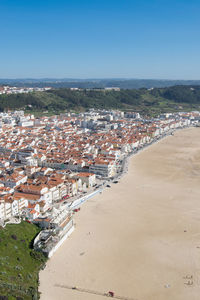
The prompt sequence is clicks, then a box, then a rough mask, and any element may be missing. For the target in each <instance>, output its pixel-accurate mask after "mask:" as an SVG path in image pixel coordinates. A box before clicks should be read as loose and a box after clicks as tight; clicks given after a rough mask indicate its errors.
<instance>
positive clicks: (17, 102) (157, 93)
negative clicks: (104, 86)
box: [0, 86, 200, 114]
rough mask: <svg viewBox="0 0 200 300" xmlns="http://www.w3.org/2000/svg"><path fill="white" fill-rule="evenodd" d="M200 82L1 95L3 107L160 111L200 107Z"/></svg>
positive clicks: (30, 109) (0, 104)
mask: <svg viewBox="0 0 200 300" xmlns="http://www.w3.org/2000/svg"><path fill="white" fill-rule="evenodd" d="M199 107H200V86H174V87H167V88H155V89H151V90H147V89H132V90H121V91H105V90H78V91H72V90H70V89H54V90H49V91H46V92H32V93H29V94H16V95H15V94H13V95H0V111H6V110H8V109H10V110H12V109H25V110H26V111H30V112H44V111H48V112H49V113H58V112H62V111H66V110H68V111H69V110H70V111H84V110H88V109H89V108H100V109H103V108H105V109H110V108H113V109H122V110H134V111H138V112H140V113H145V114H157V113H161V112H170V111H177V110H191V109H199Z"/></svg>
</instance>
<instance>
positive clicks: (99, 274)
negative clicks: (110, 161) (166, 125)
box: [39, 128, 200, 300]
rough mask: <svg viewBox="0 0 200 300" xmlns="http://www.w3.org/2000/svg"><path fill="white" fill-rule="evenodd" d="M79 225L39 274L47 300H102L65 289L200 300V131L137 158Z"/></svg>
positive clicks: (80, 216) (149, 299) (85, 209)
mask: <svg viewBox="0 0 200 300" xmlns="http://www.w3.org/2000/svg"><path fill="white" fill-rule="evenodd" d="M75 223H76V228H75V231H74V233H73V234H72V235H71V236H70V238H69V239H68V240H67V241H66V242H65V243H64V244H63V245H62V247H61V248H60V249H59V250H58V251H57V252H56V253H55V254H54V256H53V257H52V258H51V259H50V260H49V261H48V263H47V267H46V268H45V270H44V271H42V272H41V273H40V288H39V289H40V292H41V293H42V295H41V299H42V300H57V299H61V300H66V299H69V300H79V299H81V300H98V299H105V297H104V296H101V295H95V294H91V293H87V292H80V291H78V290H72V289H68V288H67V287H68V286H77V287H80V288H83V289H88V290H93V291H98V292H100V293H106V292H108V291H114V292H115V293H116V295H120V296H122V297H124V298H126V297H127V298H128V297H129V298H131V299H138V300H189V299H191V300H199V299H200V292H199V284H200V129H198V128H192V129H185V130H182V131H179V132H176V133H175V134H174V136H170V137H167V138H165V139H164V140H162V141H160V142H159V143H157V144H154V145H152V146H151V147H149V148H147V149H145V150H143V151H142V152H140V153H139V154H137V155H135V156H134V157H132V158H131V159H130V163H129V170H128V173H127V174H126V175H124V177H123V178H122V179H120V182H119V183H118V184H111V188H107V189H106V190H104V191H103V193H102V194H101V195H99V196H96V197H95V198H93V199H91V200H89V201H88V202H87V203H85V204H84V205H83V206H82V207H81V211H80V212H79V213H77V214H76V215H75ZM59 285H63V287H61V286H59ZM65 286H66V287H65Z"/></svg>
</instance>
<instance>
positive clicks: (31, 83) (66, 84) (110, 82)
mask: <svg viewBox="0 0 200 300" xmlns="http://www.w3.org/2000/svg"><path fill="white" fill-rule="evenodd" d="M0 85H11V86H17V87H21V86H24V87H45V86H50V87H52V88H70V87H74V88H76V87H77V88H84V89H85V88H105V87H119V88H121V89H140V88H147V89H149V88H152V87H153V88H156V87H157V88H162V87H169V86H175V85H200V80H156V79H121V78H119V79H112V78H111V79H65V78H64V79H54V78H44V79H0Z"/></svg>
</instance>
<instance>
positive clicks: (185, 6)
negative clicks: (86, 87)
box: [0, 0, 200, 79]
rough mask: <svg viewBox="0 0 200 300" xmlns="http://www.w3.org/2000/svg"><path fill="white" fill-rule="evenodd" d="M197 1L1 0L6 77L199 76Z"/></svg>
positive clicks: (0, 52) (1, 70) (0, 55)
mask: <svg viewBox="0 0 200 300" xmlns="http://www.w3.org/2000/svg"><path fill="white" fill-rule="evenodd" d="M199 16H200V1H199V0H190V1H189V0H187V1H186V0H185V1H184V0H174V1H172V0H168V1H166V0H65V1H62V0H57V1H54V0H48V1H47V0H40V1H39V0H24V1H22V0H0V41H1V42H0V78H25V77H32V78H33V77H34V78H44V77H56V78H57V77H58V78H114V77H115V78H158V79H200V17H199Z"/></svg>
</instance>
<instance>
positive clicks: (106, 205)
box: [40, 128, 198, 300]
mask: <svg viewBox="0 0 200 300" xmlns="http://www.w3.org/2000/svg"><path fill="white" fill-rule="evenodd" d="M188 130H189V131H191V130H192V131H193V132H194V131H195V132H197V131H198V129H195V128H194V129H193V128H190V129H185V130H184V132H187V131H188ZM179 132H180V135H181V133H182V132H183V130H181V131H178V134H179ZM175 135H177V132H176V133H175ZM168 137H169V136H168ZM165 141H166V139H161V140H159V142H160V143H153V144H152V146H153V147H147V148H146V147H145V149H146V150H148V151H139V153H137V154H140V155H139V156H138V155H134V154H133V155H131V156H130V157H128V166H129V170H128V173H127V174H126V173H125V174H123V176H122V175H120V176H121V178H120V182H119V183H118V184H117V185H112V188H111V189H105V191H104V192H103V194H102V195H99V196H97V197H95V199H90V200H89V201H88V202H86V203H85V205H84V206H83V208H82V210H81V213H80V216H78V217H77V227H78V228H77V230H76V231H75V232H74V233H73V236H71V237H70V240H71V241H70V243H69V242H68V243H67V242H66V243H65V244H63V246H62V248H60V249H59V251H58V253H56V254H55V256H54V257H53V258H52V259H51V260H50V261H49V262H48V263H47V269H45V270H46V271H45V270H44V271H42V272H41V274H40V278H42V280H41V291H42V296H41V299H44V300H45V299H54V298H51V294H50V293H48V291H47V289H46V288H45V286H46V287H47V286H48V287H49V284H50V283H51V284H52V285H53V286H52V287H51V288H50V287H49V288H50V290H51V291H52V293H53V291H54V293H55V291H56V293H58V294H59V297H60V298H59V299H65V297H67V296H68V297H70V299H88V300H89V299H97V296H94V295H93V296H92V298H91V296H90V295H83V294H81V295H79V294H76V293H73V292H72V291H65V290H64V289H61V288H58V287H55V286H54V285H55V284H58V282H54V284H53V281H52V280H54V279H53V278H54V276H53V274H54V273H53V272H57V273H56V274H57V275H56V278H60V279H59V280H60V281H61V283H60V284H69V282H67V283H66V282H65V280H64V278H66V279H67V278H68V280H69V281H73V279H74V281H75V282H71V284H72V285H73V284H75V285H76V283H77V284H78V285H79V286H81V287H83V288H86V287H87V288H89V287H90V286H91V285H92V286H93V289H94V288H96V290H103V291H104V286H106V285H107V284H108V283H110V285H109V286H108V288H107V289H108V290H109V288H112V286H114V288H115V290H116V291H117V294H118V295H126V296H127V297H128V296H129V297H130V296H134V297H136V296H137V297H138V298H139V299H140V298H142V299H145V300H146V299H155V298H145V297H141V295H140V290H139V289H138V288H136V291H135V293H133V292H134V291H133V290H132V289H131V288H130V287H129V285H130V284H129V285H128V287H127V282H123V283H121V284H119V279H118V278H115V279H113V281H114V282H113V283H112V280H111V279H110V277H109V274H113V268H114V269H115V266H114V265H113V263H112V255H111V253H112V251H114V255H115V256H117V257H118V256H119V257H121V259H122V260H123V259H125V261H126V258H125V257H124V255H123V251H125V252H127V251H128V250H127V249H126V248H127V247H128V246H125V247H123V248H122V249H123V250H122V253H115V252H116V247H114V248H113V243H114V244H115V243H116V241H115V239H117V237H113V232H116V229H118V231H119V232H120V234H122V233H123V234H125V232H126V231H127V228H125V232H124V231H123V230H122V229H123V228H119V226H118V224H115V223H113V222H115V220H113V218H115V217H116V215H117V216H118V217H120V218H122V217H123V215H124V214H125V211H124V212H122V208H123V205H122V204H124V205H126V204H125V203H126V201H125V200H124V199H117V197H118V195H120V194H121V195H124V194H123V193H124V192H125V194H126V193H127V191H126V190H125V185H127V186H128V188H129V190H130V186H131V185H130V177H131V178H132V177H133V178H134V180H135V182H137V181H138V180H139V179H140V178H139V177H140V175H141V174H139V173H140V172H138V173H137V170H136V169H137V168H136V169H135V166H134V168H132V166H133V161H134V162H137V161H141V159H138V157H139V158H140V157H141V155H142V156H148V154H149V152H150V154H151V152H152V151H153V150H152V148H155V147H157V148H160V147H161V146H162V144H163V143H166V142H165ZM160 145H161V146H160ZM161 148H162V147H161ZM145 149H142V150H145ZM161 150H162V149H161ZM130 158H131V160H130ZM136 173H137V174H136ZM124 175H127V176H124ZM143 175H144V174H143ZM137 177H138V178H139V179H138V178H137ZM147 177H148V180H147V182H145V178H144V179H142V181H141V180H139V182H142V184H143V190H144V191H142V195H141V194H140V193H138V190H137V189H139V188H137V186H136V187H135V189H134V190H135V193H136V196H142V197H144V196H145V197H146V195H143V194H145V193H146V191H145V189H146V190H147V189H149V187H148V185H147V183H148V184H149V186H151V185H152V187H150V188H151V189H153V185H154V182H153V181H152V179H151V178H149V175H148V176H147ZM159 181H160V178H158V182H159ZM149 182H150V183H149ZM132 185H133V184H132ZM134 185H135V183H134ZM163 185H165V183H164V184H163ZM164 187H165V186H164ZM154 189H155V187H154ZM159 189H160V188H159ZM159 189H158V190H159ZM176 189H177V187H176V188H175V190H176ZM139 190H140V189H139ZM139 192H141V191H139ZM154 192H155V191H154ZM113 196H114V198H113ZM126 197H129V198H130V199H131V193H130V192H129V193H128V194H127V196H126ZM142 197H141V199H142V201H141V202H143V204H144V203H145V204H146V202H145V201H144V200H145V199H143V198H142ZM154 197H155V195H154ZM100 199H101V201H98V200H100ZM108 199H109V201H107V200H108ZM114 199H115V200H114ZM130 199H129V201H130ZM113 201H117V203H118V204H119V207H117V205H115V204H114V203H115V202H113ZM151 201H152V205H155V203H154V201H155V200H154V198H152V200H151ZM135 202H136V203H134V204H133V203H129V204H130V209H128V211H127V210H126V217H127V220H125V221H124V222H125V223H126V224H127V226H130V225H133V224H134V226H135V227H139V228H137V230H133V232H132V234H131V235H132V236H135V237H137V238H139V237H138V234H139V236H140V235H141V236H143V235H144V231H143V230H142V231H141V227H142V228H143V226H142V225H141V223H140V222H138V221H139V220H140V221H141V219H140V218H139V220H137V215H136V216H135V217H136V220H134V221H133V220H132V219H130V216H129V214H128V213H129V210H130V211H132V213H135V211H138V216H139V215H140V214H141V215H144V211H146V209H145V207H143V208H144V211H143V210H141V209H142V208H141V203H140V201H138V200H137V199H136V200H135ZM156 203H157V202H156ZM173 205H174V204H173ZM132 206H133V207H132ZM110 208H112V213H111V214H110V210H109V209H110ZM155 208H156V207H155ZM163 209H164V208H163ZM87 210H88V211H87ZM97 210H100V212H99V211H97ZM139 213H140V214H139ZM151 213H152V212H151ZM92 214H93V215H92ZM107 215H109V218H108V219H107ZM113 215H114V216H113ZM95 216H96V218H97V219H95V218H94V217H95ZM145 217H146V219H148V218H149V216H148V214H147V215H146V213H145ZM154 217H155V216H154ZM88 218H90V219H91V220H88ZM102 218H103V219H104V218H105V224H102V220H101V219H102ZM110 218H111V219H112V221H111V220H110ZM144 220H145V218H144ZM128 221H130V222H128ZM136 221H137V222H136ZM151 221H152V220H151ZM160 221H162V220H160ZM98 222H99V223H100V225H101V226H100V225H99V224H98ZM127 222H128V223H127ZM108 224H109V226H106V225H108ZM113 224H115V226H114V225H113ZM128 224H130V225H128ZM94 225H95V226H96V227H97V228H94V229H93V227H92V226H94ZM99 226H100V228H99ZM103 226H105V227H103ZM113 226H114V228H113ZM101 227H102V228H101ZM122 227H124V226H122ZM161 227H162V226H161ZM86 228H87V230H86ZM88 228H91V230H92V232H93V231H94V230H95V235H97V237H95V238H94V237H93V234H92V233H91V234H90V235H88V232H87V231H88V230H89V229H88ZM105 228H107V231H108V233H107V232H105ZM97 229H98V230H97ZM146 229H148V228H146ZM102 230H103V233H104V234H103V237H104V235H105V240H104V242H105V243H106V247H107V248H108V252H109V253H107V254H104V253H103V252H102V250H103V249H102V245H101V242H100V241H99V238H100V237H101V238H102ZM110 230H111V232H112V235H111V236H109V232H110ZM121 230H122V232H121ZM165 230H166V228H165ZM147 231H148V230H147ZM89 232H90V231H89ZM111 232H110V233H111ZM183 232H184V231H183ZM126 234H127V233H126ZM107 235H108V236H109V238H108V237H107ZM91 237H92V238H94V239H95V242H96V244H97V245H96V244H95V245H94V244H93V241H92V240H91ZM77 238H78V240H77ZM169 238H170V236H169ZM122 240H123V235H122ZM139 241H140V239H139ZM148 241H149V237H148V236H146V238H145V239H144V241H143V243H144V244H146V243H147V242H148ZM81 242H82V244H81ZM91 243H92V244H91ZM161 244H162V243H161ZM81 245H82V246H81ZM83 245H84V247H83ZM116 245H118V247H119V248H120V249H121V246H119V245H120V244H119V240H118V242H117V244H116ZM139 245H140V243H139ZM139 245H136V246H135V247H136V249H137V248H138V247H139ZM82 247H83V248H87V251H86V250H85V251H86V252H89V254H88V255H89V257H86V258H84V257H85V256H87V255H85V253H86V252H85V253H84V254H82V255H81V254H79V255H78V256H76V255H75V254H74V252H75V253H76V252H79V251H80V252H81V251H82V250H81V249H80V250H79V249H78V248H82ZM159 247H160V245H159ZM159 247H158V248H159ZM64 248H66V250H65V251H64ZM90 248H92V249H93V250H94V249H96V251H97V252H98V253H99V251H100V253H99V254H100V261H101V263H102V264H103V266H104V268H106V269H108V270H107V272H106V273H105V271H103V273H102V267H101V266H99V263H98V262H96V260H94V257H96V256H95V251H93V250H92V249H90ZM128 248H129V247H128ZM139 248H140V247H139ZM161 248H162V247H161ZM101 249H102V250H101ZM155 249H156V248H155ZM72 250H73V251H72ZM104 250H105V246H104ZM140 250H141V251H140V252H141V255H142V254H143V255H142V256H143V259H144V258H145V257H146V258H147V257H148V256H146V255H144V252H145V251H144V248H143V247H141V249H140ZM66 251H67V252H66ZM110 251H111V252H110ZM132 251H133V254H134V256H136V257H137V258H138V256H140V255H139V253H134V252H135V251H136V250H135V249H134V248H132ZM64 252H65V254H66V255H64ZM128 252H129V251H128ZM136 252H137V251H136ZM150 252H151V251H150ZM81 253H83V252H81ZM108 254H110V255H108ZM119 254H120V255H119ZM63 255H64V256H63ZM74 255H75V258H76V259H75V261H74ZM105 255H106V262H107V265H105V262H104V260H103V261H102V257H104V256H105ZM64 257H65V260H64V261H63V259H64ZM109 258H110V260H111V262H110V261H109ZM70 259H72V261H69V260H70ZM76 260H77V261H76ZM61 261H62V263H63V264H64V265H65V266H68V268H69V269H71V270H72V274H70V275H69V273H68V272H69V271H66V272H67V274H66V273H63V270H60V271H61V272H60V271H59V265H60V263H61ZM84 261H85V262H84ZM89 261H90V263H89ZM85 263H86V265H87V267H88V270H87V271H86V269H85V267H86V265H85ZM88 263H89V265H88ZM91 263H94V264H95V265H96V267H97V266H98V267H99V270H100V273H101V275H102V276H100V277H99V274H98V272H97V274H96V275H97V278H98V280H97V279H96V280H95V279H94V278H95V277H94V274H93V273H95V270H94V269H93V267H92V266H90V264H91ZM79 264H80V265H79ZM110 264H111V268H110V267H108V266H109V265H110ZM116 264H119V265H120V266H121V268H122V269H123V266H122V265H121V263H120V262H118V260H116ZM131 265H132V263H131ZM170 265H171V264H170ZM60 266H61V265H60ZM75 266H76V267H77V266H79V267H78V269H79V268H80V273H81V274H84V273H85V274H89V278H88V280H89V281H88V280H84V279H83V277H82V275H81V274H79V273H77V271H74V267H75ZM136 266H137V263H136ZM136 266H135V267H134V268H133V269H135V268H136ZM54 269H55V270H56V271H53V270H54ZM136 269H137V268H136ZM138 271H139V269H138ZM110 272H111V273H110ZM148 272H150V270H148ZM148 272H147V270H146V272H144V273H148ZM151 272H152V270H151ZM151 272H150V273H151ZM44 273H45V275H44V276H43V274H44ZM60 273H61V274H60ZM124 273H125V274H126V273H127V272H124ZM75 274H76V276H75ZM92 274H93V275H92ZM103 274H104V276H103ZM128 274H129V276H130V277H134V280H135V281H136V282H137V281H138V279H137V277H135V274H132V273H130V270H129V271H128ZM74 276H75V277H74ZM107 276H108V278H107ZM46 277H49V278H46ZM70 277H71V278H70ZM103 277H106V278H107V282H104V280H103ZM111 277H112V276H111ZM118 277H120V278H121V276H120V275H119V276H118ZM125 277H126V280H127V276H125ZM147 277H148V276H147ZM45 278H46V279H45ZM62 278H63V281H64V282H62ZM92 278H93V279H92ZM75 279H76V280H75ZM59 280H57V281H59ZM49 281H50V283H49ZM77 281H78V282H77ZM97 281H98V282H97ZM122 281H123V280H122ZM45 282H46V284H45ZM101 282H102V283H103V282H104V284H101ZM116 282H117V283H118V284H117V285H116ZM147 282H148V280H147ZM111 283H112V284H111ZM128 283H130V281H129V280H128ZM145 283H146V281H145ZM167 284H170V283H167V282H166V283H165V285H167ZM88 285H89V286H88ZM123 286H126V290H124V288H123ZM138 286H141V282H139V283H138ZM147 286H148V285H147ZM163 286H164V283H163V285H162V288H163ZM119 287H120V288H119ZM107 289H105V290H107ZM151 289H152V285H151V286H148V288H147V290H148V291H150V290H151ZM164 289H165V291H166V290H167V291H168V290H169V291H170V290H172V289H170V288H165V287H164ZM144 290H146V289H144ZM158 290H159V289H158ZM148 291H146V294H149V293H148ZM158 293H159V292H158ZM47 294H48V297H50V298H47ZM144 294H145V293H144ZM150 294H151V293H150ZM169 294H170V293H169ZM146 296H147V295H146ZM168 296H169V295H168ZM182 296H183V295H182ZM187 296H188V294H187ZM74 297H75V298H74ZM137 297H136V298H137ZM175 297H176V296H175ZM194 297H195V296H194ZM98 299H99V296H98ZM158 299H159V300H160V299H167V298H165V297H164V296H161V297H160V298H158ZM168 299H169V298H168ZM173 299H181V300H182V299H186V298H178V297H176V298H173ZM193 299H198V298H193Z"/></svg>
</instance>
